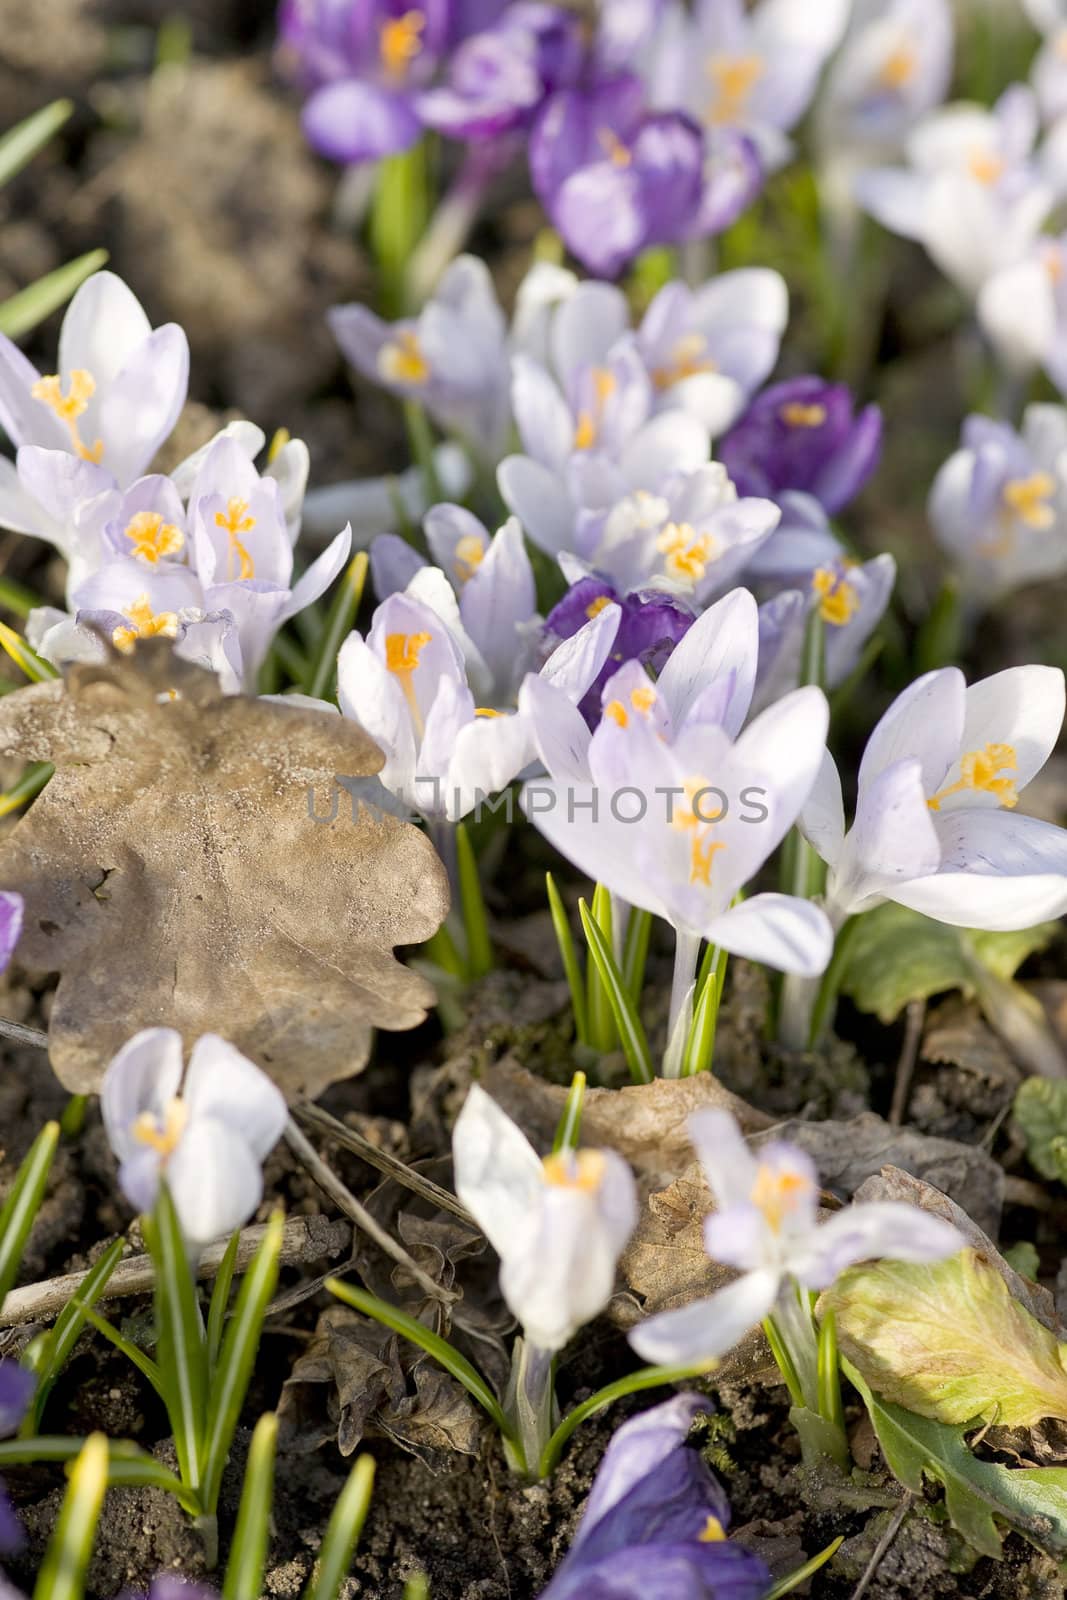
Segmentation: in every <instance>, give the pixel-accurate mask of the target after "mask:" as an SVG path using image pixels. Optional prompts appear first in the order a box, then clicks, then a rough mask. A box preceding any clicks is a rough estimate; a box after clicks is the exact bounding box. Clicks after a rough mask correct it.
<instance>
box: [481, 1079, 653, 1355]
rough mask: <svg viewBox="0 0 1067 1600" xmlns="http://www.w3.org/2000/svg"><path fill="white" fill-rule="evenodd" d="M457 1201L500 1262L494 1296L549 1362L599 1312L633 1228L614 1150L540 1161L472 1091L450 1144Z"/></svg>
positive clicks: (631, 1206) (491, 1104)
mask: <svg viewBox="0 0 1067 1600" xmlns="http://www.w3.org/2000/svg"><path fill="white" fill-rule="evenodd" d="M452 1156H453V1161H454V1163H455V1183H456V1194H457V1195H458V1196H459V1198H460V1200H461V1201H462V1202H463V1204H464V1205H465V1206H466V1207H467V1210H468V1211H469V1212H470V1213H471V1215H472V1216H473V1217H474V1219H475V1221H476V1222H477V1223H478V1226H479V1227H480V1228H481V1229H482V1231H483V1232H484V1234H485V1236H486V1238H487V1239H488V1240H489V1243H490V1244H491V1245H492V1247H493V1249H494V1250H495V1251H496V1253H497V1255H498V1256H499V1257H500V1288H501V1292H502V1294H503V1296H504V1299H505V1300H506V1302H507V1304H508V1308H509V1309H510V1311H511V1312H512V1314H513V1315H514V1317H515V1318H516V1320H517V1321H518V1322H519V1324H520V1325H521V1327H522V1330H523V1337H524V1339H526V1340H527V1342H528V1343H529V1344H530V1345H532V1346H533V1347H534V1348H535V1349H537V1350H538V1351H543V1352H546V1353H548V1354H555V1352H556V1351H558V1350H562V1348H563V1346H564V1345H565V1344H567V1343H568V1341H569V1340H570V1339H572V1338H573V1337H574V1335H575V1334H576V1333H577V1332H578V1329H579V1328H582V1327H584V1326H585V1324H586V1323H587V1322H591V1321H592V1320H593V1318H594V1317H596V1316H598V1315H599V1314H600V1312H601V1311H603V1309H604V1307H605V1306H606V1305H607V1303H608V1301H609V1300H610V1298H611V1295H612V1293H613V1291H614V1288H615V1268H616V1264H617V1262H618V1259H619V1257H620V1255H621V1254H622V1252H623V1249H624V1248H625V1245H626V1242H627V1240H628V1239H629V1237H630V1235H631V1233H632V1232H633V1230H634V1228H635V1227H636V1226H637V1190H636V1186H635V1184H634V1180H633V1175H632V1173H631V1172H630V1169H629V1167H628V1166H627V1165H626V1162H625V1161H624V1160H623V1159H622V1157H621V1156H619V1155H617V1154H616V1153H615V1151H614V1150H562V1151H560V1152H559V1153H558V1154H556V1155H550V1156H546V1157H545V1158H544V1160H542V1159H541V1157H540V1156H538V1155H537V1153H536V1151H535V1150H534V1148H533V1146H532V1145H531V1144H530V1142H529V1140H528V1139H527V1138H526V1135H525V1134H524V1133H523V1132H522V1131H521V1129H520V1128H518V1127H517V1126H516V1124H515V1123H514V1122H512V1120H511V1118H510V1117H509V1116H508V1115H507V1114H506V1113H505V1112H504V1111H502V1110H501V1109H500V1107H499V1106H498V1105H497V1104H496V1102H495V1101H494V1100H493V1099H491V1098H490V1096H489V1095H487V1094H486V1092H485V1090H484V1089H481V1088H479V1087H478V1085H477V1084H475V1085H473V1087H472V1088H471V1090H470V1092H469V1093H468V1095H467V1098H466V1100H465V1101H464V1103H463V1110H462V1111H461V1112H460V1114H459V1116H458V1118H457V1119H456V1126H455V1129H454V1131H453V1134H452Z"/></svg>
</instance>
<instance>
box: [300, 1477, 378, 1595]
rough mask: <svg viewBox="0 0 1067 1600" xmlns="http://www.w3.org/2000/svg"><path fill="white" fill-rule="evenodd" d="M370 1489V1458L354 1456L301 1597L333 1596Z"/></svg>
mask: <svg viewBox="0 0 1067 1600" xmlns="http://www.w3.org/2000/svg"><path fill="white" fill-rule="evenodd" d="M373 1489H374V1458H373V1456H357V1457H356V1464H355V1466H354V1467H353V1468H352V1471H351V1472H350V1473H349V1474H348V1481H347V1482H346V1484H345V1486H344V1488H343V1489H342V1490H341V1493H340V1494H339V1495H338V1497H337V1503H336V1505H335V1506H334V1508H333V1511H332V1512H331V1514H330V1520H329V1522H328V1523H327V1524H326V1533H325V1536H324V1538H323V1541H322V1547H321V1549H320V1550H319V1559H318V1564H317V1566H316V1569H315V1574H314V1577H313V1578H312V1580H311V1582H310V1583H309V1584H308V1586H307V1589H306V1590H305V1591H304V1600H337V1592H338V1590H339V1589H340V1587H341V1584H342V1583H343V1582H344V1580H345V1578H346V1576H347V1575H348V1569H349V1567H350V1566H351V1565H352V1553H353V1551H354V1550H355V1548H356V1545H357V1544H358V1543H359V1536H360V1534H361V1533H362V1532H363V1524H364V1523H365V1522H366V1520H367V1512H368V1511H369V1510H370V1500H371V1493H372V1491H373Z"/></svg>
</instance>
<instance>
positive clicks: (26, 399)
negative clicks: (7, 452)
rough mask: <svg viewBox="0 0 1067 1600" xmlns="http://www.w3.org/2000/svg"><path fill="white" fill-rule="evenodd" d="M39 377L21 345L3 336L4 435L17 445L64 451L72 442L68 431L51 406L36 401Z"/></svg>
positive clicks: (0, 419) (0, 403)
mask: <svg viewBox="0 0 1067 1600" xmlns="http://www.w3.org/2000/svg"><path fill="white" fill-rule="evenodd" d="M39 376H40V374H39V372H38V371H37V368H36V367H35V366H34V365H33V363H32V362H31V361H29V360H27V358H26V357H25V356H24V355H23V353H22V351H21V350H20V349H19V347H18V345H17V344H13V343H12V341H11V340H10V339H9V338H8V337H7V335H6V334H4V333H0V424H2V425H3V429H4V432H5V433H6V434H7V435H8V437H9V438H10V440H11V442H12V444H14V445H23V444H40V445H45V446H46V447H47V448H49V449H52V450H62V449H63V448H64V446H65V445H66V444H67V443H68V435H67V430H66V428H65V427H64V426H63V424H62V423H61V422H60V420H59V418H58V417H57V416H56V415H55V414H54V412H52V411H51V410H50V408H49V407H48V406H46V405H43V404H42V403H41V401H40V400H35V399H34V398H33V386H34V384H35V383H36V382H37V379H38V378H39Z"/></svg>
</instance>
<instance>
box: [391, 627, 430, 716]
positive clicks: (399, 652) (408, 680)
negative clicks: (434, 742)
mask: <svg viewBox="0 0 1067 1600" xmlns="http://www.w3.org/2000/svg"><path fill="white" fill-rule="evenodd" d="M432 638H433V634H432V633H389V634H386V638H385V665H386V667H387V668H388V669H389V671H390V672H391V673H392V674H393V676H394V677H396V678H399V680H400V687H401V689H402V690H403V691H404V699H405V700H406V701H407V703H408V710H409V711H410V712H411V720H412V722H413V723H414V724H415V728H416V730H417V732H418V734H419V736H420V738H421V736H422V733H423V729H424V726H425V724H424V723H423V720H422V712H421V711H420V709H419V702H418V697H417V696H416V694H415V685H414V683H413V682H412V678H413V677H414V675H415V671H416V669H417V667H418V665H419V657H420V656H421V655H422V652H423V650H424V649H425V648H426V646H427V645H428V644H429V643H430V640H431V639H432Z"/></svg>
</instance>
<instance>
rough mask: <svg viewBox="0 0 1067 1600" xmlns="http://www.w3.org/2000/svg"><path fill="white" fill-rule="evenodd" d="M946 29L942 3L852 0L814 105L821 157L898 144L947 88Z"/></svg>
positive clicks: (949, 38) (947, 10) (948, 16)
mask: <svg viewBox="0 0 1067 1600" xmlns="http://www.w3.org/2000/svg"><path fill="white" fill-rule="evenodd" d="M954 33H955V29H954V24H953V16H952V6H951V4H950V3H949V0H857V4H856V5H855V6H854V8H853V18H852V24H851V26H850V28H849V32H848V35H847V37H846V39H845V42H844V44H843V46H842V48H841V50H840V51H839V52H838V54H837V56H836V58H835V60H834V61H833V63H832V65H831V67H830V70H829V73H828V75H827V81H826V90H825V93H824V95H823V97H822V104H821V106H820V123H821V130H820V131H821V133H822V135H823V140H822V142H823V145H824V147H825V149H826V153H827V155H828V156H829V157H831V158H834V157H839V156H840V157H843V158H844V159H845V160H846V161H849V160H850V161H852V162H853V163H854V162H855V161H856V159H857V153H858V152H857V147H859V152H860V153H862V154H866V155H868V156H870V155H873V154H875V153H877V152H891V151H893V150H895V149H896V148H898V147H899V146H900V144H901V142H902V141H903V139H904V138H905V137H906V135H907V134H908V133H909V132H910V131H911V129H912V128H913V127H914V125H915V124H916V122H918V121H919V119H920V118H921V117H924V116H926V115H927V114H928V113H929V112H931V111H933V110H934V108H935V107H936V106H939V105H940V104H941V102H942V101H943V100H944V98H945V95H946V93H947V92H948V88H949V84H950V82H951V79H952V65H953V46H954ZM835 147H836V148H835Z"/></svg>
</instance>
